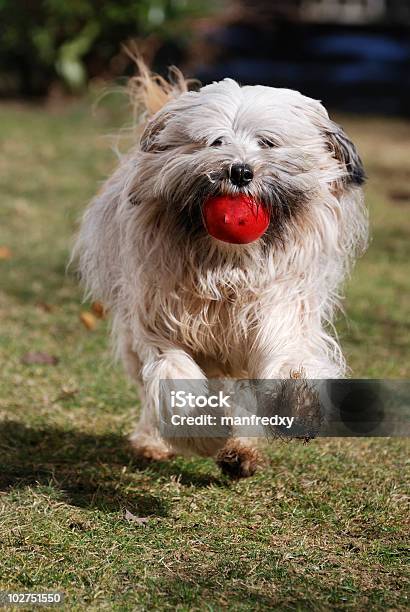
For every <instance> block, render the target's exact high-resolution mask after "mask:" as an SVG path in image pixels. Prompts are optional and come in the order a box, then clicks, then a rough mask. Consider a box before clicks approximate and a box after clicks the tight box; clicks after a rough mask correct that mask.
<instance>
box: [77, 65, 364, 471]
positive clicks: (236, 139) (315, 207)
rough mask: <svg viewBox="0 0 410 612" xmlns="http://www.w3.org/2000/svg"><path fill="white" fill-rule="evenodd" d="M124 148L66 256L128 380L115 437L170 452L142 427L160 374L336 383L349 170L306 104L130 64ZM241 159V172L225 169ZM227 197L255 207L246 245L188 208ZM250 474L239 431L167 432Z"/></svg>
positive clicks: (348, 237)
mask: <svg viewBox="0 0 410 612" xmlns="http://www.w3.org/2000/svg"><path fill="white" fill-rule="evenodd" d="M140 70H141V76H140V77H138V78H137V79H134V84H135V82H136V83H137V85H138V87H139V94H138V95H139V99H140V100H143V101H144V103H145V109H146V113H145V118H146V124H145V126H144V129H143V132H142V136H141V139H140V142H138V143H136V145H135V147H134V148H133V149H132V150H131V151H130V152H129V153H128V154H127V155H126V156H125V157H124V158H123V159H121V160H120V163H119V166H118V168H117V170H116V171H115V172H114V174H113V175H112V176H111V178H110V179H109V180H108V181H107V182H106V184H105V185H104V187H103V189H102V190H101V192H100V193H99V194H98V195H97V196H96V197H95V199H94V200H93V201H92V202H91V204H90V206H89V208H88V209H87V211H86V213H85V216H84V219H83V222H82V227H81V231H80V234H79V237H78V240H77V244H76V247H75V250H74V256H75V257H78V260H79V269H80V273H81V276H82V279H83V281H84V283H85V285H86V288H87V291H88V295H89V296H92V298H93V299H96V300H101V301H102V302H103V304H104V305H105V306H106V307H107V308H108V309H109V310H110V311H111V313H112V316H113V337H114V341H115V345H116V347H117V350H118V353H119V355H120V356H121V357H122V360H123V362H124V365H125V367H126V369H127V371H128V373H129V374H130V376H131V377H132V378H133V379H134V380H135V381H136V383H138V385H139V386H140V389H141V400H142V414H141V417H140V421H139V424H138V426H137V429H136V431H135V432H134V434H133V435H132V437H131V442H132V445H133V447H134V449H135V451H136V452H137V453H138V454H140V455H141V456H144V457H146V458H152V459H162V458H165V457H167V456H169V455H170V453H171V452H172V450H173V449H172V448H170V441H169V440H167V441H164V440H163V439H161V436H160V434H159V431H158V409H159V408H158V393H159V385H160V381H161V379H204V380H205V379H206V377H217V376H228V377H238V378H244V377H245V378H253V379H258V378H261V379H271V378H287V377H290V376H291V375H292V372H294V371H299V372H300V371H302V372H303V373H304V375H305V376H306V377H307V378H337V377H341V376H343V375H344V373H345V367H346V366H345V361H344V358H343V355H342V353H341V349H340V347H339V345H338V343H337V341H336V340H335V338H334V337H333V336H332V335H331V333H330V331H331V329H332V319H333V316H334V312H335V307H336V306H337V304H338V300H339V297H340V288H341V284H342V283H343V281H344V279H345V277H346V275H347V273H348V272H349V269H350V265H351V263H352V262H353V260H354V257H355V256H356V255H357V253H358V252H359V251H361V250H363V248H364V247H365V245H366V240H367V214H366V210H365V208H364V205H363V198H362V191H361V189H360V187H361V185H362V183H363V182H364V171H363V167H362V164H361V161H360V158H359V156H358V154H357V152H356V149H355V147H354V145H353V144H352V143H351V142H350V140H349V139H348V138H347V136H346V134H345V133H344V132H343V130H342V129H341V128H340V127H339V126H338V125H336V124H335V123H333V122H332V121H331V120H330V119H329V117H328V114H327V112H326V110H325V108H324V107H323V106H322V105H321V104H320V103H319V102H317V101H316V100H312V99H310V98H307V97H305V96H303V95H301V94H300V93H298V92H296V91H291V90H288V89H276V88H271V87H263V86H245V87H241V86H239V85H238V84H237V83H236V82H235V81H233V80H231V79H225V80H223V81H221V82H219V83H212V84H211V85H207V86H205V87H202V88H201V89H199V91H188V87H187V83H186V82H185V81H184V80H183V78H182V77H181V76H180V75H177V79H176V80H175V82H174V84H173V85H171V84H169V83H167V82H165V81H164V80H163V79H161V78H159V77H154V76H152V75H150V74H149V73H148V71H147V69H146V68H145V67H144V66H143V65H141V64H140ZM238 164H242V165H244V164H246V165H247V168H248V169H250V175H249V176H248V179H250V180H246V182H241V181H238V180H232V167H233V166H235V165H238ZM239 192H243V193H245V194H247V195H248V196H250V197H253V198H257V199H258V201H262V202H263V203H264V205H265V206H266V207H267V208H268V209H269V211H270V224H269V227H268V229H267V231H266V232H265V234H264V235H263V236H262V237H261V238H259V239H258V240H256V241H254V242H252V243H250V244H239V245H238V244H227V243H225V242H221V241H219V240H216V239H214V238H212V237H211V236H210V235H209V234H208V233H207V231H206V229H205V226H204V222H203V205H204V202H205V201H206V199H207V198H209V197H210V196H214V195H218V194H238V193H239ZM172 445H173V446H174V449H176V450H178V451H182V452H184V451H189V452H196V453H199V454H201V455H208V456H217V459H218V462H219V464H220V465H221V467H222V468H224V466H225V465H228V464H229V463H230V462H231V463H232V462H234V463H235V465H236V467H237V475H239V476H246V475H249V474H251V473H253V471H254V470H255V467H256V464H257V453H256V451H254V450H253V449H252V447H251V446H250V442H249V441H247V440H235V439H232V438H230V439H229V438H228V439H226V440H223V439H221V438H216V439H215V438H196V439H195V438H192V439H182V440H178V439H177V440H173V441H172Z"/></svg>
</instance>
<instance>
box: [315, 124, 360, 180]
mask: <svg viewBox="0 0 410 612" xmlns="http://www.w3.org/2000/svg"><path fill="white" fill-rule="evenodd" d="M325 137H326V142H327V144H328V147H329V149H330V151H331V152H332V154H333V156H334V157H335V158H336V159H337V160H338V161H339V162H340V163H341V164H342V167H343V168H344V170H345V174H344V175H343V177H342V180H343V182H344V184H345V185H347V186H352V187H360V186H361V185H363V183H364V182H365V181H366V173H365V171H364V167H363V162H362V160H361V159H360V156H359V154H358V152H357V149H356V147H355V145H354V144H353V143H352V141H351V140H350V139H349V137H348V136H347V135H346V133H345V132H344V130H343V129H342V128H341V127H340V126H339V125H337V124H336V123H333V122H329V125H328V126H326V128H325Z"/></svg>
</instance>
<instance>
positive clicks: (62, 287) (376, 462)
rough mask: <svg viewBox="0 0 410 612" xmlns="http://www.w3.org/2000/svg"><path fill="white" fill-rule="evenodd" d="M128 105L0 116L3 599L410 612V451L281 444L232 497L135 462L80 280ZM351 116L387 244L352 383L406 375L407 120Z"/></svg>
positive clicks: (118, 385)
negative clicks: (94, 204) (409, 544)
mask: <svg viewBox="0 0 410 612" xmlns="http://www.w3.org/2000/svg"><path fill="white" fill-rule="evenodd" d="M113 108H114V105H112V104H108V103H107V104H101V105H100V106H99V107H98V109H97V110H96V111H95V112H94V113H92V112H91V110H90V105H89V104H88V102H86V101H84V102H78V103H72V104H67V105H66V106H57V107H52V108H49V109H45V108H43V107H34V106H33V107H29V106H18V105H3V106H0V139H1V148H2V155H1V161H0V164H1V165H0V182H1V193H2V200H1V209H0V274H1V293H0V372H1V374H0V377H1V386H0V389H1V391H0V543H1V558H0V590H1V589H6V588H7V589H12V590H17V591H21V590H24V591H36V592H38V591H42V590H43V591H44V590H62V591H64V592H65V597H66V600H65V609H67V610H76V609H84V608H87V609H90V610H93V609H94V610H97V609H98V610H101V609H111V610H174V609H177V610H208V611H211V610H220V609H229V610H275V609H276V610H329V609H348V610H362V609H371V610H387V609H391V610H404V609H408V605H409V602H408V599H407V594H408V582H406V547H405V545H406V532H405V525H406V521H408V506H407V505H406V500H408V497H407V496H406V491H407V490H406V474H405V467H406V463H407V464H408V460H407V461H406V459H407V457H408V443H407V441H406V440H404V439H399V438H398V439H343V440H342V439H330V440H325V439H320V440H315V441H313V442H311V443H310V444H308V445H303V444H301V443H299V442H290V443H285V442H276V443H275V444H272V445H271V446H270V447H269V449H268V450H267V455H268V457H269V464H268V466H267V467H266V469H265V470H264V471H262V472H260V473H258V474H257V475H256V476H255V477H253V478H251V479H248V480H243V481H239V482H234V483H231V482H229V481H227V480H226V479H224V478H223V477H221V475H220V473H219V472H218V470H217V468H216V467H215V465H214V464H213V462H212V461H208V460H202V459H192V460H186V459H181V458H177V459H175V460H174V461H171V462H169V463H159V464H142V463H138V462H136V461H135V459H133V458H132V456H131V455H130V454H129V451H128V449H127V447H126V445H125V443H124V436H125V434H127V433H128V432H130V431H131V429H132V424H133V422H134V421H135V418H136V414H137V411H138V403H137V400H136V393H135V390H134V389H133V387H132V386H131V384H130V383H128V382H127V381H126V380H125V377H124V375H123V373H122V370H121V369H120V367H118V366H117V365H115V364H113V363H112V361H111V357H110V352H109V347H108V334H107V328H108V322H107V321H106V320H103V319H98V318H96V317H94V318H93V319H91V320H90V317H88V319H87V314H86V315H85V316H84V313H89V310H90V305H89V304H82V303H81V297H82V296H81V291H80V290H79V288H78V287H77V284H76V281H75V279H74V278H73V276H72V275H71V274H70V273H69V274H66V271H65V268H66V263H67V257H68V252H69V247H70V242H71V240H72V235H73V234H74V232H75V228H76V224H77V219H78V216H79V214H80V212H81V210H82V209H83V208H84V206H85V205H86V203H87V201H88V200H89V198H90V197H91V196H92V195H93V193H94V192H95V191H96V189H97V188H98V185H99V184H100V182H101V181H102V179H103V178H104V177H105V176H106V175H107V173H108V172H109V171H110V170H111V169H112V167H113V164H114V162H115V160H114V156H113V154H112V153H111V151H110V142H112V139H110V138H108V137H107V136H106V135H107V134H113V133H116V131H117V129H118V127H119V125H121V123H122V122H123V119H124V117H123V114H122V109H119V110H116V111H115V112H114V110H113ZM340 119H341V121H342V122H343V124H344V125H345V126H346V128H347V130H348V132H349V133H350V134H351V135H352V136H353V137H354V139H355V140H356V141H357V143H358V146H359V149H360V151H361V152H362V154H363V157H364V160H365V164H366V167H367V171H368V175H369V178H370V181H369V184H368V187H367V201H368V203H369V207H370V210H371V218H372V235H373V240H372V244H371V247H370V249H369V251H368V253H367V254H366V256H365V257H364V258H363V259H362V260H361V261H360V262H359V264H358V266H357V268H356V270H355V272H354V274H353V278H352V281H351V283H350V284H349V287H348V291H347V299H346V302H345V309H346V313H347V315H348V316H347V318H343V317H341V318H340V320H339V322H338V331H339V334H340V337H341V341H342V344H343V347H344V350H345V353H346V355H347V357H348V361H349V364H350V366H351V368H352V373H353V375H354V376H356V377H369V378H377V377H379V378H382V377H383V378H406V377H407V378H408V377H409V376H410V359H409V356H410V350H409V348H410V330H409V327H410V324H409V318H408V289H409V285H410V281H409V270H408V260H409V239H408V236H409V233H410V215H409V211H410V189H409V187H408V185H409V178H410V158H409V154H408V143H409V141H410V124H409V123H407V122H403V121H399V120H387V119H382V120H381V119H377V118H368V119H364V118H346V117H345V118H340ZM81 319H82V320H81ZM84 323H88V324H89V325H88V327H87V326H86V325H85V324H84ZM89 327H91V329H90V328H89ZM33 352H37V353H38V352H40V353H43V354H45V356H46V357H45V358H46V360H48V361H49V362H50V363H44V364H39V363H30V361H33V355H31V356H30V355H27V354H29V353H33ZM37 358H38V355H37ZM34 361H36V359H34ZM27 362H28V363H27ZM126 510H128V512H129V513H131V514H132V515H133V517H134V518H135V517H137V518H139V519H140V518H143V519H147V520H144V521H140V520H139V521H136V520H127V519H126V518H125V511H126ZM128 517H129V515H128ZM131 519H132V517H131ZM407 535H408V533H407ZM407 558H408V557H407ZM406 587H407V588H406Z"/></svg>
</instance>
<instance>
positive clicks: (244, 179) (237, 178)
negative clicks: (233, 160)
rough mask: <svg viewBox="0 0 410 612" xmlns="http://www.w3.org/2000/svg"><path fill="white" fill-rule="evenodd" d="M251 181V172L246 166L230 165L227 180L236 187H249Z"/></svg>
mask: <svg viewBox="0 0 410 612" xmlns="http://www.w3.org/2000/svg"><path fill="white" fill-rule="evenodd" d="M252 179H253V170H252V168H251V167H250V166H249V165H248V164H232V166H231V168H230V170H229V180H230V181H231V183H233V184H234V185H236V186H237V187H244V186H245V185H249V183H250V182H251V180H252Z"/></svg>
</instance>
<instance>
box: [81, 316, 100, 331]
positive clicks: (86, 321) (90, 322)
mask: <svg viewBox="0 0 410 612" xmlns="http://www.w3.org/2000/svg"><path fill="white" fill-rule="evenodd" d="M80 320H81V323H82V324H83V325H84V327H86V328H87V329H89V330H90V331H91V330H93V329H95V326H96V325H97V319H96V318H95V316H94V315H93V314H92V313H91V312H87V311H84V312H82V313H81V314H80Z"/></svg>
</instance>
